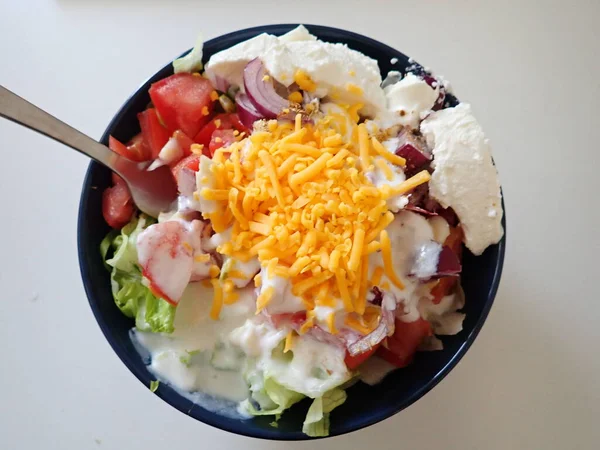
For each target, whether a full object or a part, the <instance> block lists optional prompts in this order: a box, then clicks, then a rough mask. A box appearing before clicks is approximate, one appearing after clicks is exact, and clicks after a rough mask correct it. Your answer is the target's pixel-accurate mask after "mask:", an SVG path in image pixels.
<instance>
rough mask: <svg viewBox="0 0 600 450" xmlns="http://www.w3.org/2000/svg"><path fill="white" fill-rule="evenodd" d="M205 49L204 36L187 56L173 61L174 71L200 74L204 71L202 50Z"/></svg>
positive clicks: (197, 40) (199, 38) (199, 37)
mask: <svg viewBox="0 0 600 450" xmlns="http://www.w3.org/2000/svg"><path fill="white" fill-rule="evenodd" d="M203 47H204V39H203V38H202V35H199V36H198V39H196V44H195V45H194V48H193V49H192V51H191V52H189V53H188V54H187V55H185V56H183V57H181V58H179V59H176V60H175V61H173V70H174V71H175V73H179V72H199V71H200V70H202V49H203Z"/></svg>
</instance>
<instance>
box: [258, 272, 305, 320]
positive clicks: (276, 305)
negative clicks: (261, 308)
mask: <svg viewBox="0 0 600 450" xmlns="http://www.w3.org/2000/svg"><path fill="white" fill-rule="evenodd" d="M260 277H261V280H262V282H261V286H260V290H259V295H260V294H261V293H263V292H264V291H265V290H266V289H267V288H269V287H272V288H273V297H272V300H271V302H270V303H269V304H268V305H267V311H268V312H269V314H283V313H294V312H297V311H304V310H305V309H306V307H305V306H304V302H302V299H301V298H300V297H296V296H295V295H294V294H292V283H290V281H289V280H287V279H285V278H283V277H279V276H277V275H272V276H269V274H268V272H267V269H266V268H264V267H263V268H262V269H261V270H260Z"/></svg>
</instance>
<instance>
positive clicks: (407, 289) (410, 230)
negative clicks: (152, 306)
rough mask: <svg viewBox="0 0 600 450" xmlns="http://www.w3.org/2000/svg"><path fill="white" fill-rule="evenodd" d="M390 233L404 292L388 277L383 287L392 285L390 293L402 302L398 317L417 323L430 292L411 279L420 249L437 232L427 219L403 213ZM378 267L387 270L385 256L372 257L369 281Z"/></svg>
mask: <svg viewBox="0 0 600 450" xmlns="http://www.w3.org/2000/svg"><path fill="white" fill-rule="evenodd" d="M387 232H388V234H389V237H390V241H391V246H392V261H393V265H394V271H395V272H396V274H397V275H398V276H399V277H400V278H401V280H402V283H404V289H399V288H398V287H397V286H395V285H394V284H393V283H392V282H391V281H390V280H389V278H388V277H387V276H386V275H385V274H384V275H383V276H382V277H381V283H380V286H381V284H383V283H386V282H387V283H388V284H389V286H390V289H389V292H391V293H392V294H393V295H394V296H395V298H396V300H397V301H398V308H399V309H398V310H397V312H398V314H397V315H398V316H399V318H400V320H403V321H404V322H413V321H415V320H417V319H418V318H419V317H420V314H419V310H418V308H417V306H418V304H419V301H420V299H421V298H423V297H426V296H427V295H428V289H427V288H426V286H425V285H424V284H423V283H421V282H420V281H419V280H417V279H415V278H411V277H409V276H408V275H409V274H410V273H411V270H412V268H413V265H414V261H415V258H416V255H417V252H418V249H419V247H420V246H422V245H423V244H426V243H428V242H430V241H431V240H432V239H433V230H432V228H431V225H430V224H429V222H428V221H427V219H426V218H425V217H423V216H421V215H420V214H416V213H413V212H411V211H400V213H398V214H397V215H396V216H395V218H394V220H393V221H392V223H391V224H390V225H388V227H387ZM376 267H384V264H383V257H382V254H381V252H375V253H372V254H371V255H370V256H369V279H372V277H373V272H374V271H375V268H376ZM384 300H386V299H384ZM402 313H404V315H402Z"/></svg>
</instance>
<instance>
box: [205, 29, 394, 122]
mask: <svg viewBox="0 0 600 450" xmlns="http://www.w3.org/2000/svg"><path fill="white" fill-rule="evenodd" d="M254 58H260V59H261V60H262V62H263V64H264V65H265V68H266V69H267V71H268V72H269V74H270V75H271V76H272V77H274V78H275V79H276V80H277V81H279V82H280V83H282V84H283V85H285V86H289V85H290V84H292V83H293V82H294V75H295V73H296V71H298V70H301V71H303V72H304V73H306V74H307V75H308V76H309V77H310V78H311V79H312V80H313V81H314V82H315V83H317V86H318V90H317V92H315V94H316V95H317V97H319V98H322V97H325V96H328V95H334V96H335V97H336V101H339V102H341V103H347V104H355V103H362V104H363V105H365V106H364V109H363V112H364V113H365V114H367V115H374V114H375V113H376V112H377V111H379V110H380V109H385V106H386V101H385V96H384V94H383V91H382V89H381V87H380V84H381V75H380V72H379V66H378V65H377V61H375V60H374V59H372V58H369V57H368V56H365V55H363V54H362V53H360V52H357V51H355V50H351V49H350V48H348V46H347V45H344V44H331V43H328V42H322V41H319V40H317V39H316V38H315V37H314V36H312V35H311V34H310V33H308V31H307V30H306V28H304V27H302V26H300V27H298V28H296V29H295V30H292V31H290V32H289V33H287V34H286V35H284V36H282V37H281V38H278V37H276V36H272V35H268V34H261V35H259V36H256V37H254V38H252V39H250V40H248V41H245V42H241V43H239V44H237V45H234V46H233V47H231V48H228V49H226V50H223V51H221V52H219V53H216V54H215V55H213V56H212V57H211V58H210V60H209V61H208V63H207V64H206V75H207V76H208V78H209V79H210V80H211V81H213V83H214V82H215V80H216V79H217V77H220V78H223V79H225V80H227V81H228V82H229V83H231V84H233V85H236V86H239V87H240V88H241V89H242V90H243V89H244V86H243V85H244V83H243V71H244V67H245V66H246V64H247V63H248V62H250V61H251V60H253V59H254ZM349 84H353V85H355V86H358V88H359V89H358V91H357V90H354V89H352V90H348V89H347V87H348V85H349ZM359 91H362V93H360V92H359Z"/></svg>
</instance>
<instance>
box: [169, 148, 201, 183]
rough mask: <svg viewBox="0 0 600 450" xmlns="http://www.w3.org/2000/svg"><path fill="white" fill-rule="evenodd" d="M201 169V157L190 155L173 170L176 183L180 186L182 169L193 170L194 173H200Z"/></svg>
mask: <svg viewBox="0 0 600 450" xmlns="http://www.w3.org/2000/svg"><path fill="white" fill-rule="evenodd" d="M199 168H200V155H189V156H187V157H185V158H183V159H182V160H181V161H179V162H178V163H177V164H176V165H175V166H174V167H173V168H172V169H171V172H173V176H174V177H175V181H177V184H179V173H180V171H181V170H182V169H188V170H193V171H194V172H198V169H199Z"/></svg>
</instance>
